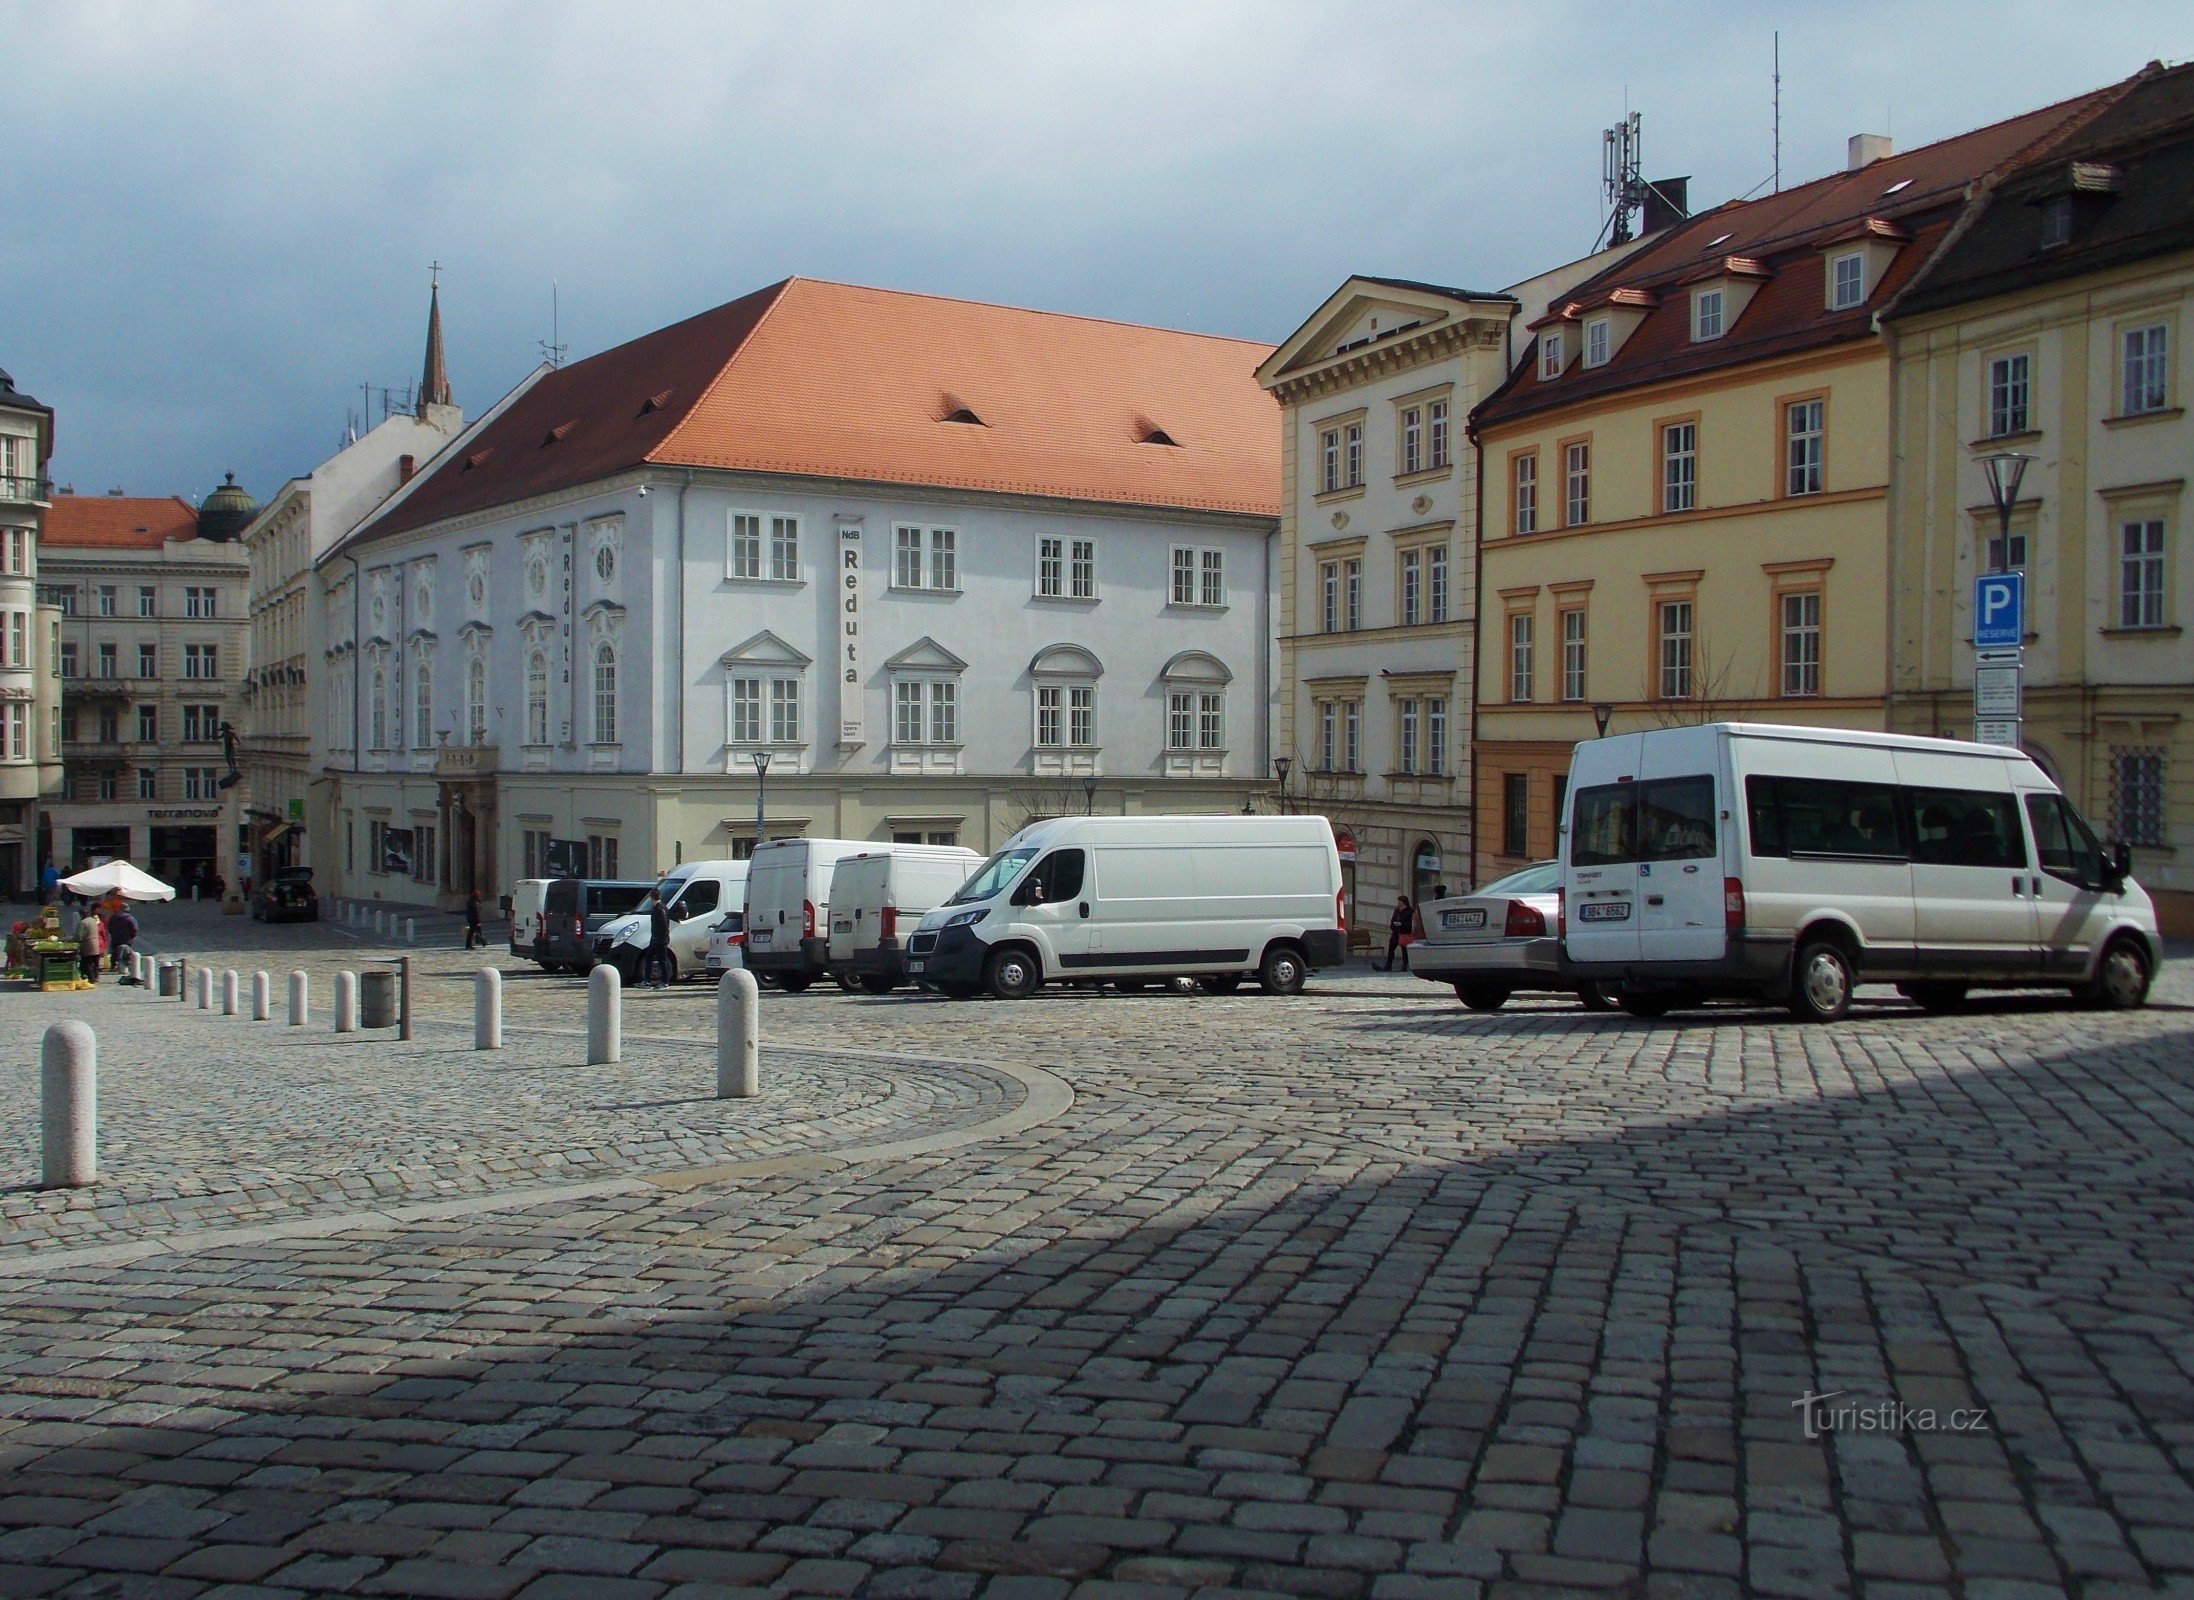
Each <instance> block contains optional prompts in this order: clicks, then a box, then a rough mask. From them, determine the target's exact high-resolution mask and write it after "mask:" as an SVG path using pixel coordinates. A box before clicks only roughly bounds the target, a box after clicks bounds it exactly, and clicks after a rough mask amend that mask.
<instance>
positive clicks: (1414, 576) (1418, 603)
mask: <svg viewBox="0 0 2194 1600" xmlns="http://www.w3.org/2000/svg"><path fill="white" fill-rule="evenodd" d="M1401 588H1402V596H1401V599H1402V615H1401V623H1402V626H1403V627H1405V628H1414V627H1416V626H1417V625H1418V624H1419V623H1420V622H1422V621H1423V620H1424V609H1425V555H1424V552H1423V551H1422V550H1404V551H1403V552H1402V584H1401Z"/></svg>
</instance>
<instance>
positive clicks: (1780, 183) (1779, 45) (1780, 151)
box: [1775, 28, 1783, 194]
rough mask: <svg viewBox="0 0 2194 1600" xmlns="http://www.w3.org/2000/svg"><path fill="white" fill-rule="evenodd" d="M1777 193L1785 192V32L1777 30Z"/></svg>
mask: <svg viewBox="0 0 2194 1600" xmlns="http://www.w3.org/2000/svg"><path fill="white" fill-rule="evenodd" d="M1775 192H1776V193H1777V194H1781V193H1782V192H1783V30H1782V29H1780V28H1777V29H1776V30H1775Z"/></svg>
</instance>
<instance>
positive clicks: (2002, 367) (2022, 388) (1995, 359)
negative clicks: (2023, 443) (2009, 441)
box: [1987, 350, 2034, 439]
mask: <svg viewBox="0 0 2194 1600" xmlns="http://www.w3.org/2000/svg"><path fill="white" fill-rule="evenodd" d="M2033 373H2034V362H2033V357H2032V355H2031V354H2030V353H2029V352H2027V351H2024V350H2015V351H2013V352H2012V353H2011V354H2010V355H2003V356H1991V357H1990V358H1989V362H1988V394H1987V401H1988V436H1989V437H1990V438H1991V439H2005V438H2009V437H2010V436H2011V435H2013V434H2019V433H2028V432H2031V431H2032V428H2031V423H2032V413H2031V411H2030V409H2029V407H2030V404H2031V402H2032V399H2033V393H2034V388H2033Z"/></svg>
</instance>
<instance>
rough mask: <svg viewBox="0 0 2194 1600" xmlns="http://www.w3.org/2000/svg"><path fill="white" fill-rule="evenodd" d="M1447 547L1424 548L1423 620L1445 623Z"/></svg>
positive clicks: (1433, 546) (1440, 545) (1429, 546)
mask: <svg viewBox="0 0 2194 1600" xmlns="http://www.w3.org/2000/svg"><path fill="white" fill-rule="evenodd" d="M1447 602H1448V593H1447V546H1446V545H1444V544H1435V545H1427V546H1426V547H1425V620H1426V621H1427V622H1432V623H1440V622H1445V621H1447Z"/></svg>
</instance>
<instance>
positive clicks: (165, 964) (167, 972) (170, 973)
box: [153, 961, 183, 1000]
mask: <svg viewBox="0 0 2194 1600" xmlns="http://www.w3.org/2000/svg"><path fill="white" fill-rule="evenodd" d="M153 965H154V966H155V967H156V968H157V969H158V980H159V990H158V993H159V996H160V998H161V999H163V1000H180V999H181V998H182V997H183V963H182V962H180V961H156V962H154V963H153Z"/></svg>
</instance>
